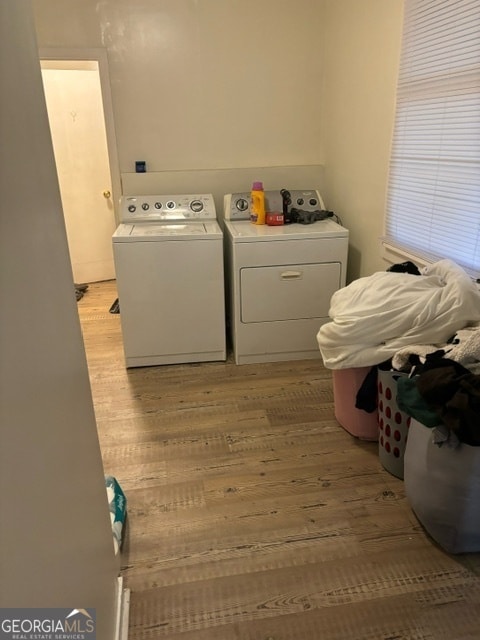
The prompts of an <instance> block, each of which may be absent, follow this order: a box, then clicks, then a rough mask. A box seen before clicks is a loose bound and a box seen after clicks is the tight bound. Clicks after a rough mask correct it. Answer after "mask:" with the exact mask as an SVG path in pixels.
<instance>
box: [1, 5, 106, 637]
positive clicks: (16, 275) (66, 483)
mask: <svg viewBox="0 0 480 640" xmlns="http://www.w3.org/2000/svg"><path fill="white" fill-rule="evenodd" d="M13 62H14V63H13ZM0 95H1V96H2V98H1V108H0V139H1V145H0V194H1V198H0V223H1V227H0V291H1V294H2V297H1V309H2V321H1V328H0V347H1V349H0V352H1V357H0V443H1V444H0V514H1V517H0V576H1V578H0V606H1V607H7V606H8V607H66V608H67V607H68V608H79V607H85V608H86V607H93V608H96V610H97V619H98V627H97V637H98V638H102V639H109V638H113V633H114V613H115V595H116V587H117V580H116V576H117V573H118V568H117V563H116V560H115V556H114V551H113V541H112V533H111V525H110V516H109V511H108V503H107V497H106V491H105V484H104V476H103V468H102V461H101V456H100V447H99V442H98V436H97V430H96V423H95V416H94V411H93V403H92V397H91V392H90V384H89V377H88V369H87V364H86V357H85V351H84V348H83V341H82V336H81V330H80V322H79V318H78V312H77V304H76V300H75V295H74V291H73V278H72V272H71V268H70V261H69V256H68V248H67V239H66V233H65V225H64V221H63V215H62V208H61V201H60V193H59V189H58V182H57V176H56V171H55V162H54V156H53V149H52V144H51V139H50V133H49V127H48V119H47V111H46V106H45V101H44V97H43V88H42V80H41V72H40V65H39V62H38V56H37V49H36V42H35V30H34V23H33V16H32V11H31V3H30V1H29V0H15V2H12V1H10V0H9V1H7V2H1V3H0Z"/></svg>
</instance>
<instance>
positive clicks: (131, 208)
mask: <svg viewBox="0 0 480 640" xmlns="http://www.w3.org/2000/svg"><path fill="white" fill-rule="evenodd" d="M128 210H129V211H130V213H135V211H136V210H137V207H136V206H135V205H134V204H129V205H128Z"/></svg>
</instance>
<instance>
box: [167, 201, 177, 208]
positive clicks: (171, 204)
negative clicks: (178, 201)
mask: <svg viewBox="0 0 480 640" xmlns="http://www.w3.org/2000/svg"><path fill="white" fill-rule="evenodd" d="M165 206H166V207H167V209H175V202H174V201H173V200H169V201H168V202H167V204H166V205H165Z"/></svg>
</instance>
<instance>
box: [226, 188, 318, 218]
mask: <svg viewBox="0 0 480 640" xmlns="http://www.w3.org/2000/svg"><path fill="white" fill-rule="evenodd" d="M282 192H283V193H288V200H289V205H288V206H289V208H290V209H291V208H296V209H302V210H303V211H318V210H319V209H325V205H324V204H323V200H322V196H321V195H320V193H319V192H318V191H317V190H315V189H305V190H301V189H292V190H291V191H285V190H284V189H282V191H265V210H266V211H279V212H281V211H283V206H284V195H283V194H282ZM251 202H252V201H251V197H250V191H244V192H241V193H229V194H227V195H226V196H225V197H224V215H225V219H226V220H249V219H250V207H251Z"/></svg>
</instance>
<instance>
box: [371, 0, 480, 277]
mask: <svg viewBox="0 0 480 640" xmlns="http://www.w3.org/2000/svg"><path fill="white" fill-rule="evenodd" d="M383 240H384V245H386V246H387V248H388V247H390V249H393V250H394V251H396V252H397V255H402V252H403V255H407V256H409V257H416V256H418V257H419V258H420V259H421V261H422V259H423V261H427V262H428V261H432V260H438V259H441V258H451V259H452V260H454V261H455V262H456V263H457V264H459V265H461V266H462V267H464V268H465V269H466V270H467V271H469V272H471V273H472V275H474V276H476V277H479V276H480V1H479V0H405V17H404V31H403V41H402V54H401V61H400V74H399V80H398V90H397V110H396V120H395V130H394V137H393V144H392V153H391V161H390V173H389V183H388V195H387V212H386V223H385V238H384V239H383Z"/></svg>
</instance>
